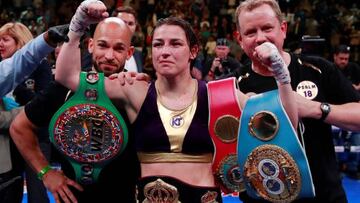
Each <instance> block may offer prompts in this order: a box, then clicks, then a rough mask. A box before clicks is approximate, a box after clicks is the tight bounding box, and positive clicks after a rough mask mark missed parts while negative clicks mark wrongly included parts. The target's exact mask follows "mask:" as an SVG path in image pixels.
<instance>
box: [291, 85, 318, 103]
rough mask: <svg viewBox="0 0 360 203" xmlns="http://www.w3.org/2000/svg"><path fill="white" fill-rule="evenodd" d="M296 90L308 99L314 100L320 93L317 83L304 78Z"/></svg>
mask: <svg viewBox="0 0 360 203" xmlns="http://www.w3.org/2000/svg"><path fill="white" fill-rule="evenodd" d="M296 92H297V93H298V94H300V95H301V96H303V97H305V98H306V99H310V100H312V99H314V98H315V97H316V96H317V95H318V92H319V89H318V87H317V86H316V84H315V83H313V82H311V81H308V80H304V81H302V82H300V83H299V84H298V85H297V87H296Z"/></svg>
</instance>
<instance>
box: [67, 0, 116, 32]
mask: <svg viewBox="0 0 360 203" xmlns="http://www.w3.org/2000/svg"><path fill="white" fill-rule="evenodd" d="M108 16H109V14H108V13H107V12H106V6H105V4H104V3H103V2H101V1H99V0H86V1H83V2H82V3H81V4H80V6H79V7H78V8H77V9H76V12H75V15H74V16H73V17H72V19H71V22H70V27H69V29H70V30H71V31H73V32H75V33H76V34H77V35H79V36H82V35H83V34H84V32H85V30H86V29H87V27H88V26H89V25H90V24H95V23H98V22H100V21H101V20H102V19H104V18H106V17H108Z"/></svg>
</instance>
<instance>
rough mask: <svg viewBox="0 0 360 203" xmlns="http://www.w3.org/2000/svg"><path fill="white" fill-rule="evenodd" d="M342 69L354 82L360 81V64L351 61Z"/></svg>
mask: <svg viewBox="0 0 360 203" xmlns="http://www.w3.org/2000/svg"><path fill="white" fill-rule="evenodd" d="M340 70H341V72H342V73H343V74H344V75H345V77H346V78H347V79H349V80H350V81H351V82H352V83H353V84H356V85H357V84H359V83H360V66H359V65H358V64H356V63H352V62H349V64H348V65H347V66H346V67H345V69H340Z"/></svg>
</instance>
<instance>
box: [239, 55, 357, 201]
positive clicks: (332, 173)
mask: <svg viewBox="0 0 360 203" xmlns="http://www.w3.org/2000/svg"><path fill="white" fill-rule="evenodd" d="M243 70H244V71H243V72H242V75H245V74H246V73H249V76H248V77H247V78H244V79H242V80H241V82H240V83H239V88H240V90H241V91H242V92H244V93H248V92H254V93H262V92H265V91H270V90H273V89H276V88H277V86H276V81H275V79H274V78H273V77H263V76H260V75H258V74H256V73H255V72H253V71H252V70H251V66H247V67H246V68H244V69H243ZM289 72H290V76H291V86H292V88H293V90H295V91H297V92H298V93H300V94H302V95H304V96H306V97H309V98H310V99H312V100H315V101H319V102H325V101H326V102H328V103H331V104H343V103H347V102H358V101H359V100H360V96H359V95H358V93H357V92H356V90H355V89H354V88H353V87H352V85H351V83H350V82H349V81H348V80H347V79H346V78H345V77H344V76H343V74H341V72H340V71H339V70H338V69H337V68H336V67H335V66H334V65H333V64H332V63H331V62H329V61H326V60H324V59H322V58H320V57H309V56H302V57H300V58H298V57H297V56H295V55H291V63H290V65H289ZM302 121H303V123H304V126H305V133H304V142H305V150H306V155H307V158H308V161H309V165H310V170H311V174H312V177H313V182H314V186H315V192H316V198H315V199H311V200H310V199H306V200H305V199H302V200H297V201H295V202H327V203H329V202H337V203H338V202H347V200H346V195H345V192H344V190H343V188H342V183H341V178H340V176H339V172H338V167H337V161H336V157H335V150H334V145H333V140H332V132H331V125H329V124H326V123H324V122H321V121H320V120H317V119H310V118H307V119H302ZM240 198H241V199H242V200H243V201H244V202H255V201H254V200H251V199H249V197H248V196H247V195H246V194H244V193H243V194H241V195H240Z"/></svg>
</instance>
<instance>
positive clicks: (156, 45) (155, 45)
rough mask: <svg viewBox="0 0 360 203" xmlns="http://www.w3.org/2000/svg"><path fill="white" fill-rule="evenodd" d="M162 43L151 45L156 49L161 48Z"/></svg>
mask: <svg viewBox="0 0 360 203" xmlns="http://www.w3.org/2000/svg"><path fill="white" fill-rule="evenodd" d="M162 44H163V43H161V42H153V43H152V47H155V48H158V47H161V46H162Z"/></svg>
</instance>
